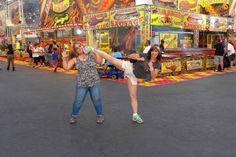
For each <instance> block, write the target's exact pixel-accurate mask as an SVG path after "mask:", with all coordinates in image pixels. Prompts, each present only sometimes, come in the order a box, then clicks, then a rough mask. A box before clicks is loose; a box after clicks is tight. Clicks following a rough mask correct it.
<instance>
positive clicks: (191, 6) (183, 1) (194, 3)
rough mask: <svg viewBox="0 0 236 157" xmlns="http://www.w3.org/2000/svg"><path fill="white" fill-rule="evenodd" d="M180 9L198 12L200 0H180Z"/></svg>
mask: <svg viewBox="0 0 236 157" xmlns="http://www.w3.org/2000/svg"><path fill="white" fill-rule="evenodd" d="M178 4H179V9H180V10H182V11H184V12H198V11H199V9H198V0H179V2H178Z"/></svg>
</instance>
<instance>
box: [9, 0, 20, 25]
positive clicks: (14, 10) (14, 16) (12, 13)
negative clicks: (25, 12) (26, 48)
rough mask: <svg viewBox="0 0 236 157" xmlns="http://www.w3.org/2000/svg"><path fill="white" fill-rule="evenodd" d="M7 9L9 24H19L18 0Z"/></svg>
mask: <svg viewBox="0 0 236 157" xmlns="http://www.w3.org/2000/svg"><path fill="white" fill-rule="evenodd" d="M8 8H9V10H8V11H9V12H8V13H9V17H10V21H11V24H13V25H18V24H19V23H20V3H19V0H16V1H15V2H12V3H11V4H9V6H8Z"/></svg>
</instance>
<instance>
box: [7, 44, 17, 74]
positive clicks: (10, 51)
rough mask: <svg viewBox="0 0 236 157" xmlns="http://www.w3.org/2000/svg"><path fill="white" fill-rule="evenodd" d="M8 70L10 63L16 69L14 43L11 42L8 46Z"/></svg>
mask: <svg viewBox="0 0 236 157" xmlns="http://www.w3.org/2000/svg"><path fill="white" fill-rule="evenodd" d="M7 47H8V48H7V49H8V51H7V70H9V69H10V64H11V65H12V70H13V71H15V65H14V50H13V47H12V44H9V45H8V46H7Z"/></svg>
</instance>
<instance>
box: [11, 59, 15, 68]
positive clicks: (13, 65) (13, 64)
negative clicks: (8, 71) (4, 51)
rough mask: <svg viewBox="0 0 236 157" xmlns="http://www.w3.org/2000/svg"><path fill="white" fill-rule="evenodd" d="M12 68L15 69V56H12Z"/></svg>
mask: <svg viewBox="0 0 236 157" xmlns="http://www.w3.org/2000/svg"><path fill="white" fill-rule="evenodd" d="M12 67H15V63H14V56H12Z"/></svg>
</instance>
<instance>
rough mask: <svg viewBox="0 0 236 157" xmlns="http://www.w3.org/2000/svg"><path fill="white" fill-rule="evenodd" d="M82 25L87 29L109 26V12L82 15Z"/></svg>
mask: <svg viewBox="0 0 236 157" xmlns="http://www.w3.org/2000/svg"><path fill="white" fill-rule="evenodd" d="M83 27H84V29H85V30H88V29H104V28H109V27H110V15H109V12H103V13H97V14H90V15H85V16H84V17H83Z"/></svg>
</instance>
